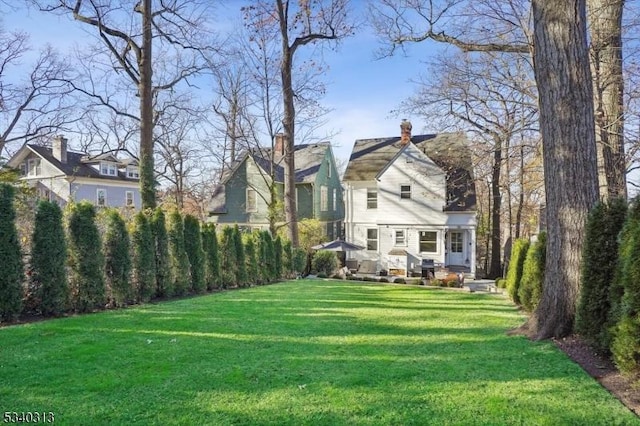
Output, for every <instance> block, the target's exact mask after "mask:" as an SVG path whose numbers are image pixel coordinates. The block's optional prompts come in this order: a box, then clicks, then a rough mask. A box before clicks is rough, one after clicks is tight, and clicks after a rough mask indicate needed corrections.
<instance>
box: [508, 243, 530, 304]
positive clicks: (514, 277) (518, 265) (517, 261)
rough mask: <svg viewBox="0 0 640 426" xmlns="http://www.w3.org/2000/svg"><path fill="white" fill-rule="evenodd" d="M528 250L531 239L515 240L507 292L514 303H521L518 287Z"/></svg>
mask: <svg viewBox="0 0 640 426" xmlns="http://www.w3.org/2000/svg"><path fill="white" fill-rule="evenodd" d="M527 250H529V240H525V239H518V240H516V241H515V243H514V244H513V249H512V250H511V260H510V261H509V270H508V271H507V292H508V293H509V297H511V299H512V300H513V301H514V303H516V304H518V305H519V304H520V297H519V296H518V289H519V288H520V280H521V279H522V269H523V266H524V259H525V257H526V255H527Z"/></svg>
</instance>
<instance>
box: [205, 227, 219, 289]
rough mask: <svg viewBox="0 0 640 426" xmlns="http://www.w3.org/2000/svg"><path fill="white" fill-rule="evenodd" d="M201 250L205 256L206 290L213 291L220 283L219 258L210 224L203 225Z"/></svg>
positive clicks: (213, 230) (216, 237)
mask: <svg viewBox="0 0 640 426" xmlns="http://www.w3.org/2000/svg"><path fill="white" fill-rule="evenodd" d="M202 248H203V249H204V256H205V259H204V264H205V268H204V270H205V283H206V285H207V290H213V289H215V288H217V287H218V285H219V282H220V256H219V253H218V236H217V235H216V227H215V225H214V224H212V223H208V224H205V225H204V227H203V229H202Z"/></svg>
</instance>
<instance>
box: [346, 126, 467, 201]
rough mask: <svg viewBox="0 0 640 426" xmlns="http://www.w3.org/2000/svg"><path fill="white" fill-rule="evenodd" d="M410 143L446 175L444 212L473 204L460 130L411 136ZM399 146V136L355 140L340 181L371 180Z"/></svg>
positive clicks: (392, 158) (465, 141) (394, 154)
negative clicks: (458, 131) (445, 204)
mask: <svg viewBox="0 0 640 426" xmlns="http://www.w3.org/2000/svg"><path fill="white" fill-rule="evenodd" d="M411 143H413V145H415V146H416V147H418V148H419V149H420V151H422V152H423V153H424V154H425V155H426V156H427V157H429V158H430V159H431V160H433V162H434V163H436V165H437V166H438V167H440V168H441V169H442V170H443V171H444V172H445V174H446V179H447V206H446V207H445V211H467V210H473V209H475V206H476V191H475V184H474V182H473V164H472V161H471V152H470V150H469V147H468V145H467V138H466V136H465V135H464V133H441V134H429V135H415V136H412V137H411ZM402 148H403V145H401V144H400V137H398V136H395V137H389V138H374V139H358V140H356V142H355V144H354V146H353V151H352V153H351V157H350V158H349V163H348V164H347V169H346V171H345V173H344V177H343V180H344V181H372V180H374V179H376V177H377V176H378V175H379V173H380V172H381V171H383V170H384V169H385V168H386V167H388V165H389V163H391V162H393V161H394V159H395V158H397V155H398V152H399V151H400V150H401V149H402Z"/></svg>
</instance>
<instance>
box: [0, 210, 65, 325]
mask: <svg viewBox="0 0 640 426" xmlns="http://www.w3.org/2000/svg"><path fill="white" fill-rule="evenodd" d="M0 220H1V219H0ZM66 264H67V243H66V238H65V235H64V226H63V224H62V211H61V210H60V206H58V204H57V203H53V202H50V201H45V200H43V201H40V202H38V206H37V209H36V216H35V220H34V230H33V236H32V238H31V270H30V271H31V274H30V277H29V278H30V281H31V287H32V288H34V289H35V293H36V298H37V300H38V303H37V309H38V310H40V311H41V312H42V313H43V314H44V315H61V314H62V313H64V312H65V311H66V310H67V308H68V306H67V304H68V301H69V283H68V281H67V268H66Z"/></svg>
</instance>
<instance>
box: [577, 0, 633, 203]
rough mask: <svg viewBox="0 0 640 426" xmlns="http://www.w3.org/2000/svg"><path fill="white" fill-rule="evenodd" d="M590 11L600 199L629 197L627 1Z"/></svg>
mask: <svg viewBox="0 0 640 426" xmlns="http://www.w3.org/2000/svg"><path fill="white" fill-rule="evenodd" d="M587 8H588V12H589V30H590V35H591V46H590V49H589V53H590V59H591V73H592V76H593V95H594V96H593V97H594V107H595V124H596V143H597V149H598V181H599V185H600V196H601V197H602V198H605V199H612V198H617V197H623V198H626V197H627V184H626V177H625V176H626V164H625V156H624V115H623V111H624V101H623V92H624V80H623V76H622V13H623V9H624V0H607V1H604V0H587Z"/></svg>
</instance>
